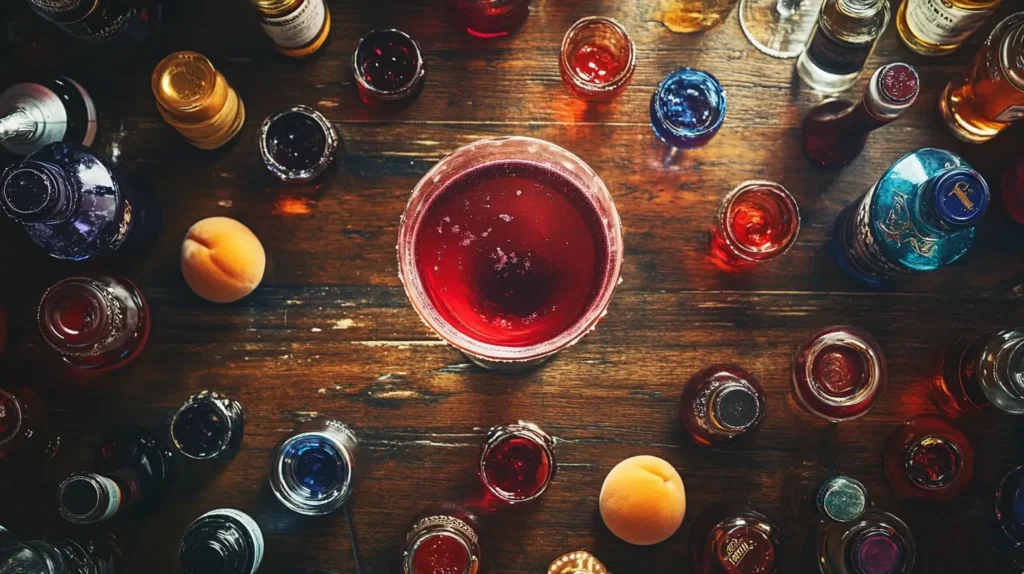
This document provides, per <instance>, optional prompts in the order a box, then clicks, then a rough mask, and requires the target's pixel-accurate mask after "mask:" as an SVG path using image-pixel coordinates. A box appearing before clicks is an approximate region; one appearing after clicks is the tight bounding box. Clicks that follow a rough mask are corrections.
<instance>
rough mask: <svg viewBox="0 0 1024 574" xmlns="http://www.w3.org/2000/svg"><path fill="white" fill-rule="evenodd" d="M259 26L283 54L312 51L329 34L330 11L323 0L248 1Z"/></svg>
mask: <svg viewBox="0 0 1024 574" xmlns="http://www.w3.org/2000/svg"><path fill="white" fill-rule="evenodd" d="M250 3H251V4H252V6H253V8H255V9H256V11H257V12H258V13H259V15H260V25H261V26H262V27H263V31H264V32H266V33H267V36H269V37H270V39H271V40H273V42H274V48H275V49H277V51H278V52H280V53H282V54H284V55H285V56H290V57H292V58H305V57H306V56H310V55H312V54H315V53H316V51H317V50H319V49H320V48H321V47H323V45H324V42H326V41H327V36H328V35H330V33H331V10H330V9H329V8H328V7H327V2H325V1H324V0H250Z"/></svg>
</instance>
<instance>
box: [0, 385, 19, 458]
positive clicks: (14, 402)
mask: <svg viewBox="0 0 1024 574" xmlns="http://www.w3.org/2000/svg"><path fill="white" fill-rule="evenodd" d="M0 397H7V401H8V402H9V403H10V404H11V406H13V407H14V414H15V416H17V417H18V424H16V425H14V428H13V429H11V430H10V431H8V432H7V435H6V436H3V435H0V446H3V445H5V444H7V443H9V442H11V441H12V440H14V437H16V436H18V433H20V432H21V427H22V425H24V424H25V412H24V411H23V410H22V407H21V401H19V400H18V398H17V397H15V396H14V394H13V393H9V392H7V391H6V390H4V389H0Z"/></svg>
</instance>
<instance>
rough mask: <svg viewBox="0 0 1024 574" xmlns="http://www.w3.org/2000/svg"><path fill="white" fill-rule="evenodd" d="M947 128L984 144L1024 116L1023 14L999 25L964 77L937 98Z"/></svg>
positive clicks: (948, 85) (954, 133)
mask: <svg viewBox="0 0 1024 574" xmlns="http://www.w3.org/2000/svg"><path fill="white" fill-rule="evenodd" d="M939 111H941V112H942V117H943V118H944V119H945V120H946V126H947V127H948V128H949V129H950V131H952V132H953V135H954V136H956V137H957V138H959V139H961V140H963V141H965V142H968V143H984V142H987V141H989V140H991V139H992V138H994V137H996V136H997V135H999V132H1001V131H1003V130H1005V129H1006V128H1008V127H1010V124H1011V123H1013V122H1015V121H1017V120H1019V119H1021V118H1024V12H1018V13H1016V14H1013V15H1011V16H1009V17H1007V18H1006V19H1005V20H1003V21H1002V22H1000V23H999V25H998V26H996V27H995V29H993V30H992V33H991V34H989V37H988V39H987V40H985V44H984V45H982V47H981V49H980V50H978V53H977V54H976V55H975V56H974V60H972V61H971V65H970V67H968V69H967V73H966V74H964V75H963V76H961V77H960V78H956V79H954V80H953V81H951V82H950V83H949V84H947V85H946V89H945V90H944V91H943V92H942V96H941V97H939Z"/></svg>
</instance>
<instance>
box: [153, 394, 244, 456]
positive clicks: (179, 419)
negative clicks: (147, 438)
mask: <svg viewBox="0 0 1024 574" xmlns="http://www.w3.org/2000/svg"><path fill="white" fill-rule="evenodd" d="M244 426H245V419H244V417H243V414H242V405H241V404H240V403H239V402H238V401H233V400H231V399H229V398H227V397H226V396H224V395H223V394H221V393H218V392H216V391H212V392H211V391H202V392H200V393H197V394H195V395H192V396H191V397H189V399H188V400H187V401H185V404H184V405H183V406H182V407H181V408H180V409H178V411H177V412H176V413H174V417H173V418H172V419H171V442H172V443H173V444H174V446H175V447H177V448H178V451H180V452H181V454H183V455H185V456H187V457H189V458H192V459H195V460H210V459H214V458H227V457H229V456H231V455H232V454H234V453H235V452H236V451H237V450H238V446H239V445H240V444H241V443H242V433H243V429H244Z"/></svg>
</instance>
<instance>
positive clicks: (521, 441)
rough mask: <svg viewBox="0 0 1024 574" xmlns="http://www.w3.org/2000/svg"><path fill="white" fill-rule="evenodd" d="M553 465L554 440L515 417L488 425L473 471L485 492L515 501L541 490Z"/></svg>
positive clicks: (508, 501) (544, 488) (553, 471)
mask: <svg viewBox="0 0 1024 574" xmlns="http://www.w3.org/2000/svg"><path fill="white" fill-rule="evenodd" d="M556 468H557V467H556V464H555V442H554V441H553V440H552V439H551V437H550V436H548V434H547V433H545V432H544V431H543V430H541V428H540V427H538V426H537V425H535V424H533V423H528V422H524V421H519V422H518V423H517V424H512V425H507V426H496V427H493V428H491V430H490V431H489V432H488V433H487V438H486V440H484V443H483V445H481V447H480V464H479V466H478V468H477V472H478V473H479V476H480V482H482V483H483V485H484V487H485V488H486V489H487V492H488V494H490V495H491V496H493V497H495V498H497V499H498V501H500V502H503V503H507V504H517V503H520V502H526V501H528V500H534V499H535V498H538V497H539V496H540V495H542V494H544V491H545V490H547V488H548V485H549V484H551V480H552V479H553V478H554V477H555V470H556Z"/></svg>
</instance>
